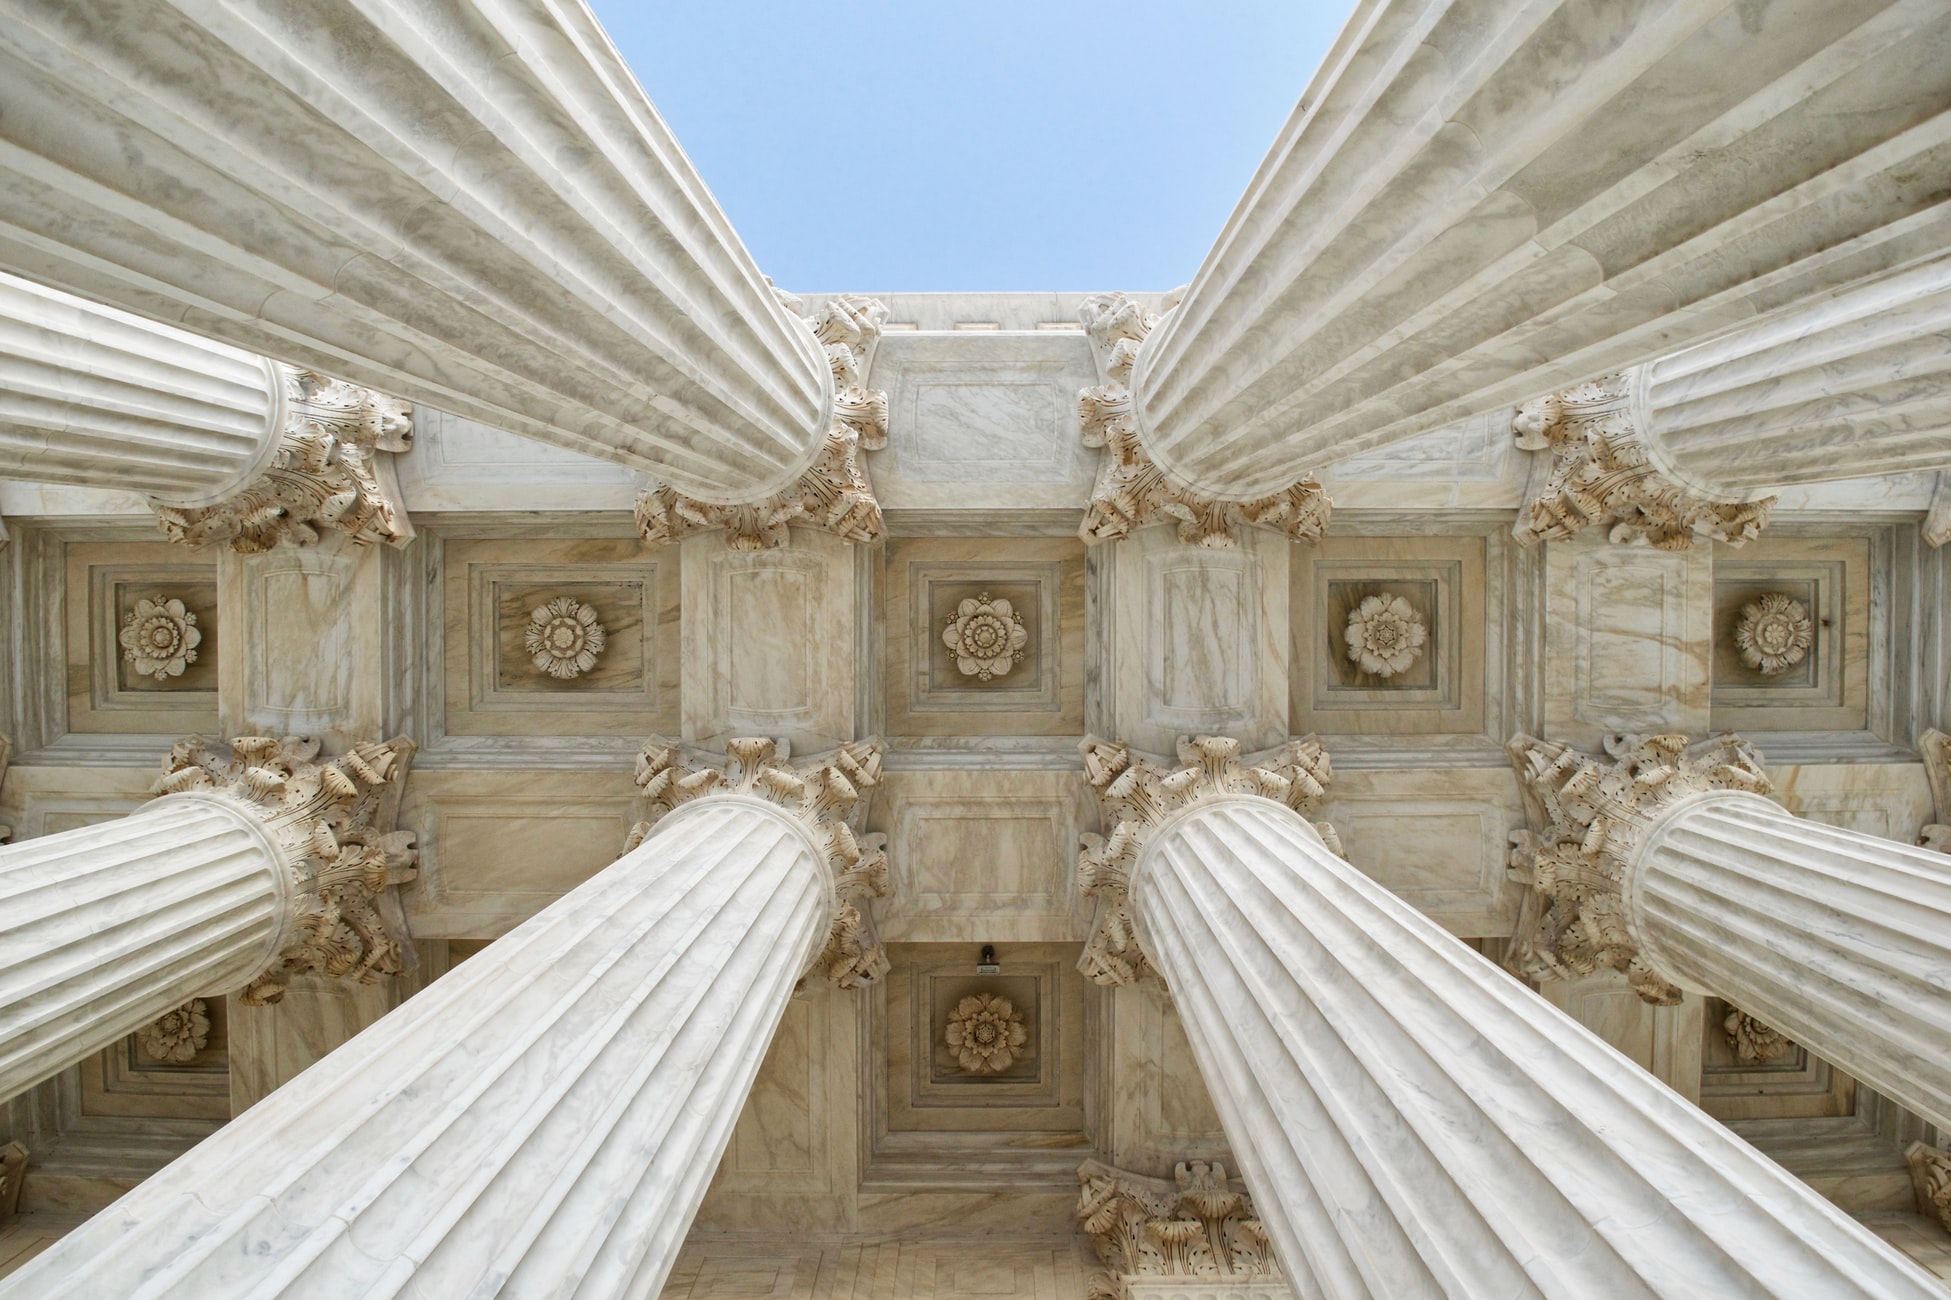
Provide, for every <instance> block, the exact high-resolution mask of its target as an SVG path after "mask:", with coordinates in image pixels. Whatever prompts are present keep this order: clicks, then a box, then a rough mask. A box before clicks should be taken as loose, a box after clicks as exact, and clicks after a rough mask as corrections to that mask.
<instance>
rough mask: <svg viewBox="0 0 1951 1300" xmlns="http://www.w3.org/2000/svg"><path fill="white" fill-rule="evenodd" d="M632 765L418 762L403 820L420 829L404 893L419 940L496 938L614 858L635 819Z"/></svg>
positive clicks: (403, 824)
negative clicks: (413, 873)
mask: <svg viewBox="0 0 1951 1300" xmlns="http://www.w3.org/2000/svg"><path fill="white" fill-rule="evenodd" d="M637 796H638V791H637V788H636V785H635V783H634V782H633V781H632V780H631V773H630V770H629V768H628V767H627V766H625V767H620V768H619V770H615V771H606V770H602V769H593V770H588V771H469V770H466V769H452V768H443V769H437V770H422V769H416V770H415V771H414V773H413V775H412V777H411V778H410V779H409V781H408V783H407V789H406V794H405V797H404V798H403V799H402V801H401V806H400V814H399V825H400V826H401V827H403V828H405V829H409V830H412V831H414V832H415V833H416V834H417V835H418V837H419V846H420V874H419V878H418V879H417V880H415V881H414V882H413V883H412V884H410V885H408V886H406V887H405V888H404V889H403V890H402V891H401V902H402V903H403V904H404V905H405V907H406V914H407V922H408V924H409V926H410V927H411V929H412V931H413V934H414V935H415V936H416V937H417V938H450V937H452V938H473V939H489V938H496V937H498V936H500V935H502V934H504V933H506V932H507V931H508V930H510V929H512V928H514V927H515V926H516V925H518V924H520V923H521V922H522V921H525V920H527V919H528V918H529V917H531V916H533V915H535V913H537V912H539V911H541V910H542V909H543V908H544V907H547V906H548V905H549V904H550V903H552V902H554V901H555V900H556V899H558V898H560V897H562V895H564V894H566V893H568V892H569V891H570V890H571V889H573V888H575V887H576V886H577V885H579V884H581V883H582V882H583V881H585V880H587V879H589V878H590V877H591V876H593V875H595V874H596V873H597V872H598V871H600V870H602V869H603V868H604V867H606V866H608V865H609V864H610V863H612V862H614V861H615V860H616V858H617V855H618V854H620V853H621V852H622V851H623V841H624V838H625V837H626V836H627V835H628V834H629V830H630V827H631V825H632V824H633V823H634V822H635V821H636V820H637V817H638V815H639V813H638V804H637Z"/></svg>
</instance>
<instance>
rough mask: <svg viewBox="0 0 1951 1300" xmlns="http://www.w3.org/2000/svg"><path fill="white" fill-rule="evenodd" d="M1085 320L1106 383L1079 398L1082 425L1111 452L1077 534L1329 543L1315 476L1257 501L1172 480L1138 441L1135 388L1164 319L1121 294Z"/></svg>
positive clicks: (1098, 298)
mask: <svg viewBox="0 0 1951 1300" xmlns="http://www.w3.org/2000/svg"><path fill="white" fill-rule="evenodd" d="M1081 315H1082V318H1083V321H1084V332H1085V334H1087V335H1088V336H1089V337H1090V340H1091V351H1092V353H1093V355H1094V356H1095V357H1096V359H1097V368H1098V377H1099V379H1100V380H1101V381H1102V382H1101V383H1099V384H1097V385H1095V386H1094V387H1091V388H1086V389H1083V390H1081V391H1080V392H1079V393H1078V394H1077V420H1078V424H1079V426H1080V427H1081V429H1082V431H1083V437H1084V445H1085V446H1086V447H1101V448H1103V450H1104V457H1103V459H1102V461H1101V462H1100V464H1099V467H1098V475H1097V486H1096V488H1094V489H1093V490H1092V492H1091V500H1090V504H1089V505H1088V506H1086V507H1085V510H1084V523H1083V525H1082V526H1081V527H1080V528H1079V529H1078V530H1077V535H1078V536H1079V537H1081V538H1083V539H1084V543H1085V544H1086V545H1087V546H1096V545H1097V544H1099V543H1100V542H1111V541H1117V540H1118V539H1119V538H1122V537H1124V536H1125V535H1127V534H1128V533H1130V532H1131V530H1132V529H1134V528H1137V527H1139V526H1140V525H1142V524H1148V523H1152V522H1154V521H1155V520H1160V519H1174V520H1177V521H1178V524H1179V540H1180V541H1182V542H1185V543H1187V544H1189V545H1198V546H1236V545H1238V544H1239V530H1240V528H1241V527H1243V526H1245V525H1248V524H1253V525H1256V526H1258V527H1261V528H1271V529H1273V530H1274V531H1275V532H1278V533H1281V534H1283V535H1285V536H1286V537H1287V538H1288V539H1289V540H1291V541H1296V542H1311V541H1313V540H1314V539H1316V538H1317V537H1319V536H1321V533H1322V530H1323V529H1325V528H1326V527H1327V526H1328V517H1329V515H1330V514H1331V513H1333V510H1334V503H1333V502H1331V501H1329V500H1328V495H1327V493H1325V492H1323V491H1322V490H1321V485H1320V484H1319V483H1317V482H1316V481H1315V479H1314V476H1313V475H1311V474H1310V475H1308V476H1307V477H1305V478H1302V479H1299V480H1298V481H1296V482H1294V483H1293V484H1291V485H1289V486H1288V487H1286V488H1284V489H1282V490H1281V491H1279V492H1276V493H1274V494H1273V495H1272V496H1268V497H1261V498H1258V499H1256V500H1253V501H1219V500H1215V499H1212V498H1209V497H1203V496H1200V495H1199V494H1197V493H1194V492H1189V491H1187V490H1186V489H1184V488H1181V487H1179V486H1178V485H1177V484H1175V483H1173V482H1172V481H1171V480H1170V479H1168V478H1167V477H1166V476H1165V471H1164V470H1162V469H1160V468H1159V467H1158V465H1157V464H1156V463H1155V462H1154V461H1153V460H1152V458H1151V455H1150V453H1148V452H1147V451H1146V450H1145V447H1144V444H1143V443H1141V442H1140V441H1139V439H1138V421H1137V417H1136V415H1135V414H1134V413H1133V410H1132V397H1131V390H1130V387H1129V385H1130V383H1131V367H1132V363H1133V362H1134V361H1135V360H1136V359H1137V356H1138V347H1139V344H1141V343H1143V342H1144V341H1145V336H1146V335H1147V334H1149V333H1151V331H1152V329H1153V328H1154V327H1155V326H1156V325H1157V324H1158V322H1159V321H1160V320H1161V319H1163V318H1162V317H1161V316H1159V315H1158V314H1156V313H1153V312H1148V311H1145V310H1144V309H1143V308H1141V307H1139V306H1138V304H1137V303H1134V302H1133V301H1131V299H1129V298H1127V297H1126V296H1125V295H1124V294H1121V293H1111V294H1097V295H1095V296H1093V297H1090V298H1087V299H1085V300H1084V307H1083V310H1082V313H1081Z"/></svg>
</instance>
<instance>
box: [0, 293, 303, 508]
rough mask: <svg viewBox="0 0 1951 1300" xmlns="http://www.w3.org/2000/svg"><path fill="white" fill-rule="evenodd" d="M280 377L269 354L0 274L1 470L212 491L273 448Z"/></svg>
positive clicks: (168, 497) (0, 474)
mask: <svg viewBox="0 0 1951 1300" xmlns="http://www.w3.org/2000/svg"><path fill="white" fill-rule="evenodd" d="M284 391H285V389H284V380H283V377H282V375H281V374H280V373H279V370H278V367H277V365H276V364H275V363H274V362H271V361H267V360H265V359H264V358H262V357H256V356H252V355H251V354H249V353H247V352H242V351H239V350H238V349H236V348H234V347H231V346H230V345H229V344H226V343H217V342H214V341H211V340H208V339H201V338H197V337H195V336H194V335H190V334H185V333H184V332H183V331H181V330H178V329H172V328H170V327H169V326H166V325H156V324H152V323H150V322H148V321H144V320H139V319H136V318H135V317H132V316H129V315H127V314H126V313H123V312H120V311H115V310H112V309H109V308H105V307H99V306H96V305H95V304H93V303H90V302H84V301H82V300H81V299H79V298H76V297H73V296H72V295H70V294H65V293H61V292H58V291H56V290H52V289H46V288H43V287H41V286H40V285H37V284H32V283H29V282H28V281H26V280H21V279H17V278H16V277H14V276H11V275H4V274H0V478H19V479H31V480H33V481H36V482H41V483H71V484H75V485H77V486H81V487H93V488H112V489H117V490H121V491H134V492H141V493H144V494H145V495H148V496H151V497H154V498H156V499H157V500H159V501H162V502H163V503H165V504H167V505H172V506H184V507H194V506H205V505H211V504H214V503H215V502H217V501H219V500H221V499H222V498H224V497H225V496H228V495H229V494H230V493H232V492H234V491H235V490H236V489H237V488H239V487H241V486H242V485H243V484H244V483H246V482H248V481H249V480H251V479H253V478H255V477H256V476H257V474H258V473H259V472H260V471H261V470H262V469H263V468H264V467H265V465H266V464H267V463H268V462H269V460H270V458H271V456H272V455H273V454H274V453H275V452H276V451H277V449H278V442H279V434H280V433H281V432H282V430H283V428H284V417H285V398H284Z"/></svg>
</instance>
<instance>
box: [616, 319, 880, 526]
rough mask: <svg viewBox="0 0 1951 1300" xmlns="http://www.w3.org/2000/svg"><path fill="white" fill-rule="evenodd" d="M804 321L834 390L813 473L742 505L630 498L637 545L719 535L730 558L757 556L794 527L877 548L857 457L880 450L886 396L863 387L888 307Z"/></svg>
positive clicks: (875, 507) (665, 494) (875, 517)
mask: <svg viewBox="0 0 1951 1300" xmlns="http://www.w3.org/2000/svg"><path fill="white" fill-rule="evenodd" d="M775 292H776V291H775ZM778 296H779V300H780V301H781V302H783V303H785V304H786V306H787V308H788V309H790V310H792V311H793V312H796V313H797V312H800V311H801V310H802V307H803V304H802V303H801V302H800V300H799V299H798V298H795V297H793V296H792V295H791V294H787V293H780V294H779V295H778ZM805 320H806V323H807V325H809V326H810V327H811V328H812V330H813V333H814V335H815V336H816V337H817V338H818V339H819V340H820V343H821V345H822V346H823V347H825V349H826V355H827V362H828V364H829V365H831V366H832V367H833V384H834V398H833V420H832V422H831V423H830V424H829V425H828V426H827V432H826V442H825V444H824V445H823V446H822V448H821V450H820V454H819V456H818V457H817V458H816V459H815V460H814V461H813V464H812V466H811V467H810V468H808V469H807V471H806V472H805V473H804V474H802V475H800V476H799V478H798V479H797V480H796V481H795V482H794V483H793V485H792V486H791V487H788V488H787V489H785V490H784V491H783V492H777V493H774V494H773V495H772V496H769V497H767V498H765V499H764V500H763V501H755V502H751V503H749V504H744V505H729V506H724V505H712V504H710V503H709V502H705V501H699V500H697V499H696V498H694V497H688V496H685V495H684V494H683V493H681V492H678V491H676V490H675V489H673V488H671V487H669V486H667V485H664V484H659V485H657V486H656V487H653V488H651V489H649V490H648V491H646V492H644V493H643V494H642V495H640V496H639V497H638V498H637V531H638V532H640V533H642V534H643V536H644V540H646V541H649V542H660V543H661V542H672V541H676V540H677V539H678V538H680V537H683V536H684V535H686V534H687V533H695V532H704V531H707V530H710V529H713V528H722V529H724V530H725V543H726V545H728V546H730V547H731V548H732V549H733V550H735V551H761V550H766V549H768V548H771V547H776V546H784V545H785V544H786V539H787V528H788V526H789V525H791V524H794V523H804V524H810V525H812V526H813V527H816V528H823V529H825V530H826V531H827V532H830V533H837V534H839V535H840V536H841V537H844V538H846V539H847V540H848V541H850V542H878V541H880V540H881V538H882V536H883V535H884V534H885V531H886V529H885V527H884V526H883V523H882V520H881V503H880V502H879V501H878V500H876V499H875V497H874V487H873V484H872V483H870V482H869V481H868V478H867V466H866V464H865V462H864V461H863V460H862V459H861V453H862V452H864V451H879V450H881V449H882V448H883V447H885V446H887V394H886V393H884V392H882V391H881V390H879V389H877V388H868V387H866V386H865V378H866V375H867V374H868V371H869V368H870V367H871V365H872V363H873V353H874V345H875V344H876V343H877V342H878V341H879V339H880V336H881V326H882V325H884V324H885V323H886V322H887V304H885V303H883V302H882V301H881V300H880V299H878V298H864V297H860V296H858V295H855V294H845V295H842V296H841V297H838V298H835V299H833V300H832V301H831V302H829V303H827V304H826V305H825V306H824V307H821V308H820V309H819V310H818V311H817V312H815V313H814V314H813V315H811V316H808V317H805Z"/></svg>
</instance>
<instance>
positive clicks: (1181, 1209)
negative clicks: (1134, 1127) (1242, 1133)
mask: <svg viewBox="0 0 1951 1300" xmlns="http://www.w3.org/2000/svg"><path fill="white" fill-rule="evenodd" d="M1077 1184H1078V1197H1077V1220H1078V1222H1079V1223H1080V1224H1081V1225H1082V1226H1083V1229H1084V1232H1085V1234H1086V1235H1088V1236H1089V1237H1090V1239H1091V1245H1092V1246H1093V1247H1095V1248H1096V1250H1097V1255H1098V1258H1099V1259H1100V1260H1102V1261H1103V1263H1104V1272H1103V1273H1102V1274H1101V1275H1100V1276H1099V1277H1098V1278H1096V1279H1095V1280H1094V1283H1093V1289H1092V1291H1091V1294H1092V1295H1093V1296H1094V1297H1099V1298H1101V1300H1126V1297H1129V1296H1131V1295H1133V1294H1134V1289H1133V1287H1132V1286H1131V1283H1132V1282H1133V1281H1134V1280H1139V1279H1151V1278H1172V1279H1175V1280H1176V1281H1177V1283H1178V1285H1177V1286H1175V1287H1173V1288H1172V1291H1173V1293H1175V1294H1179V1293H1184V1291H1185V1288H1187V1287H1192V1288H1194V1289H1193V1290H1192V1291H1191V1294H1193V1295H1198V1296H1202V1297H1203V1296H1206V1295H1209V1294H1210V1295H1217V1294H1221V1293H1222V1290H1221V1288H1224V1292H1225V1293H1231V1292H1232V1291H1233V1290H1234V1289H1235V1288H1237V1289H1238V1290H1239V1291H1240V1293H1241V1294H1242V1295H1253V1296H1259V1295H1263V1294H1264V1295H1273V1294H1285V1293H1286V1291H1287V1287H1286V1284H1285V1283H1284V1281H1283V1280H1282V1278H1281V1274H1280V1265H1279V1264H1278V1263H1277V1262H1276V1261H1275V1259H1274V1252H1273V1246H1272V1244H1271V1243H1270V1242H1269V1241H1268V1239H1267V1230H1266V1227H1265V1226H1264V1225H1263V1224H1262V1223H1261V1222H1260V1216H1259V1215H1258V1214H1257V1213H1256V1212H1255V1211H1254V1208H1253V1198H1252V1197H1250V1196H1248V1195H1247V1194H1246V1192H1244V1191H1242V1190H1239V1189H1237V1188H1235V1187H1234V1186H1233V1184H1232V1181H1231V1180H1230V1179H1229V1178H1227V1176H1226V1167H1225V1166H1224V1165H1217V1164H1206V1163H1203V1162H1189V1163H1182V1164H1179V1165H1177V1166H1175V1167H1174V1168H1173V1171H1172V1178H1171V1180H1170V1181H1167V1180H1166V1179H1163V1178H1147V1177H1145V1176H1144V1175H1143V1174H1134V1173H1131V1172H1130V1171H1128V1170H1124V1169H1119V1168H1116V1167H1115V1166H1112V1165H1107V1164H1103V1163H1101V1162H1100V1161H1096V1160H1086V1161H1085V1162H1084V1163H1083V1164H1081V1165H1079V1166H1078V1168H1077ZM1252 1283H1259V1284H1261V1286H1262V1287H1265V1290H1264V1291H1263V1290H1261V1289H1259V1288H1257V1287H1250V1284H1252ZM1140 1285H1141V1286H1144V1283H1143V1282H1140ZM1157 1285H1159V1284H1157V1283H1153V1284H1152V1286H1157ZM1208 1288H1211V1290H1208ZM1139 1294H1144V1295H1153V1294H1158V1293H1157V1292H1155V1291H1153V1290H1152V1289H1151V1287H1150V1286H1146V1287H1144V1289H1143V1290H1142V1292H1139Z"/></svg>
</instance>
